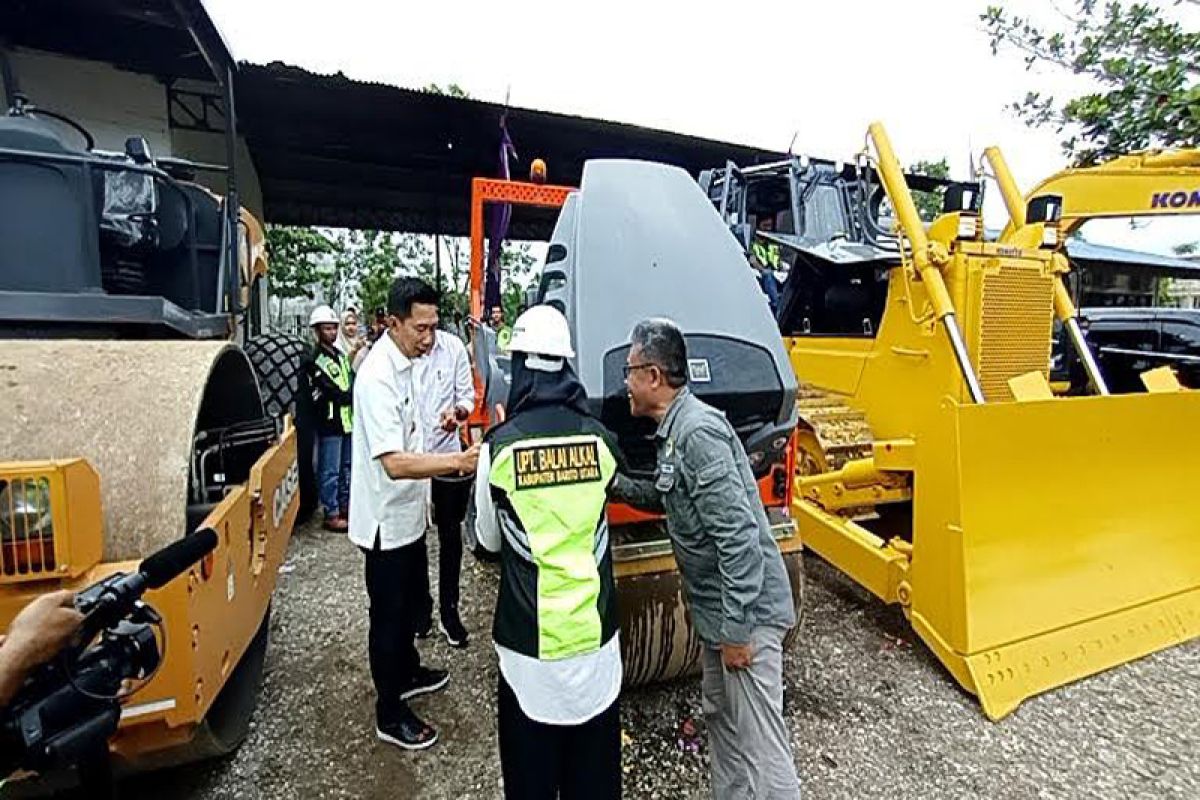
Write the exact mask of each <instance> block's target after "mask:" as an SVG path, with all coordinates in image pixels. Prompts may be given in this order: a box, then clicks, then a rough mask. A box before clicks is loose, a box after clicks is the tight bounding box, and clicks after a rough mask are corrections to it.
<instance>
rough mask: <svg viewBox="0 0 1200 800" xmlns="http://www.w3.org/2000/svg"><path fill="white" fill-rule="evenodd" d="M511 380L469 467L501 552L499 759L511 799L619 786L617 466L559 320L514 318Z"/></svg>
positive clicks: (478, 524) (552, 315)
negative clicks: (612, 541)
mask: <svg viewBox="0 0 1200 800" xmlns="http://www.w3.org/2000/svg"><path fill="white" fill-rule="evenodd" d="M510 347H511V351H512V354H513V366H512V386H511V388H510V389H509V395H508V409H507V413H504V412H503V411H501V410H500V409H499V408H498V409H497V416H499V417H500V418H501V419H502V420H503V421H502V423H501V424H500V425H498V426H496V427H495V428H492V430H491V431H489V432H488V435H487V439H486V441H485V443H484V445H483V447H482V448H481V449H480V453H479V468H478V471H477V473H476V478H475V508H476V512H477V513H476V520H475V529H476V533H477V535H478V538H479V543H480V545H481V546H482V547H484V548H486V549H487V550H489V551H491V552H499V553H500V590H499V592H498V596H497V601H496V612H495V622H494V624H493V627H492V637H493V639H494V640H495V644H496V652H497V654H498V655H499V661H500V681H499V683H500V686H499V700H498V703H497V718H498V730H499V737H498V738H499V743H500V770H501V773H502V774H503V776H504V795H505V797H506V798H509V799H510V800H516V799H519V800H553V798H556V797H559V796H560V795H561V796H562V797H572V798H580V800H593V799H594V800H616V798H619V797H620V796H621V723H620V703H619V700H618V696H619V694H620V690H621V647H620V636H619V634H618V631H617V627H618V623H617V607H616V591H615V583H614V577H613V566H612V550H611V547H610V546H609V539H608V523H607V520H606V518H605V511H604V509H605V503H606V501H607V489H608V486H609V484H611V482H612V480H613V478H614V476H615V473H616V467H617V458H618V451H617V445H616V441H615V439H614V438H613V436H612V434H610V433H609V432H608V430H607V429H605V428H604V426H603V425H602V424H601V423H600V421H599V420H598V419H596V418H595V417H594V416H592V415H591V412H590V411H589V409H588V406H587V397H586V393H585V391H584V388H583V386H582V384H580V382H579V379H578V378H577V377H576V375H575V372H574V370H572V369H571V365H570V364H569V363H568V359H571V358H574V357H575V351H574V348H573V347H572V346H571V339H570V331H569V329H568V326H567V321H566V319H565V318H564V317H563V316H562V314H560V313H559V312H558V311H557V310H556V309H554V308H552V307H550V306H544V305H543V306H534V307H533V308H531V309H529V310H528V311H526V312H525V313H524V314H522V315H521V316H520V317H519V318H518V319H517V321H516V323H515V324H514V325H513V334H512V341H511V343H510Z"/></svg>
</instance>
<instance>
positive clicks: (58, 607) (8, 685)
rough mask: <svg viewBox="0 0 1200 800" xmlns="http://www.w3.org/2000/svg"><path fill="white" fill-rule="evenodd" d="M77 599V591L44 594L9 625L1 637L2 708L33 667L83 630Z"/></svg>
mask: <svg viewBox="0 0 1200 800" xmlns="http://www.w3.org/2000/svg"><path fill="white" fill-rule="evenodd" d="M74 601H75V595H74V593H73V592H68V591H59V592H51V593H50V594H44V595H42V596H41V597H38V598H36V599H35V600H33V601H32V602H31V603H29V605H27V606H25V608H23V609H21V613H19V614H17V618H16V619H14V620H13V621H12V624H11V625H9V626H8V635H7V636H5V637H4V638H3V639H2V640H0V707H3V706H6V705H8V702H9V701H10V700H11V699H12V697H13V695H14V694H16V692H17V690H18V689H20V688H21V684H22V683H23V682H24V680H25V676H26V675H28V674H29V672H30V670H32V669H33V668H34V667H37V666H40V665H42V664H44V663H45V662H47V661H49V660H50V659H51V658H53V657H54V656H55V655H57V654H58V653H59V651H61V650H62V649H63V648H64V647H66V646H67V644H68V643H69V642H70V641H71V637H72V636H74V635H75V632H76V631H77V630H79V626H80V624H81V623H82V622H83V615H82V614H80V613H79V612H78V611H76V610H75V606H74Z"/></svg>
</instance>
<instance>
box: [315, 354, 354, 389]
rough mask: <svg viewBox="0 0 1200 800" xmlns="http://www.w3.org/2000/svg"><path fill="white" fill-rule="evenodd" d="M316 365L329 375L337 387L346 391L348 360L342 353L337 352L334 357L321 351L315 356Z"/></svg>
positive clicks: (348, 380) (347, 384)
mask: <svg viewBox="0 0 1200 800" xmlns="http://www.w3.org/2000/svg"><path fill="white" fill-rule="evenodd" d="M317 367H319V368H320V370H321V371H322V372H324V373H325V374H326V375H328V376H329V379H330V380H331V381H333V382H334V383H335V384H336V385H337V387H338V388H339V389H341V390H342V391H347V390H349V388H350V360H349V359H347V358H346V356H345V354H344V353H338V357H337V358H336V359H334V358H331V357H330V356H329V354H328V353H325V352H322V353H321V354H320V355H319V356H317Z"/></svg>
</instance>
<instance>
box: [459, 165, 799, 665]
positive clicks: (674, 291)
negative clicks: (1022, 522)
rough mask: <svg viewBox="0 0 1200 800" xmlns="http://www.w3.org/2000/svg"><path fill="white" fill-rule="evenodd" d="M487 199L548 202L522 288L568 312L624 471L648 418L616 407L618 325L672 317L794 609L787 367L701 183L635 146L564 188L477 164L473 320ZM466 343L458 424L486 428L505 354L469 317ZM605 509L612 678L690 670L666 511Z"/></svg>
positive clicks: (640, 471) (648, 469)
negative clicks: (468, 418)
mask: <svg viewBox="0 0 1200 800" xmlns="http://www.w3.org/2000/svg"><path fill="white" fill-rule="evenodd" d="M489 203H491V204H503V203H510V204H516V205H526V206H535V207H543V208H556V207H557V208H559V209H560V211H559V216H558V220H557V222H556V224H555V227H554V232H553V234H552V237H551V239H550V245H549V248H548V250H547V255H546V261H545V264H544V266H543V270H542V275H541V279H540V283H539V285H538V288H537V292H536V295H535V296H534V297H533V298H531V299H532V300H533V301H534V302H536V303H546V304H549V305H552V306H554V307H556V308H557V309H558V310H559V311H561V312H563V314H564V315H565V316H566V317H567V320H568V322H569V323H570V326H571V337H572V341H573V342H574V345H575V352H576V358H575V360H574V364H573V366H574V367H575V370H576V372H577V374H578V375H579V378H580V381H581V382H582V383H583V385H584V388H585V389H586V390H587V394H588V402H589V404H590V405H591V407H592V410H593V411H594V413H595V414H596V415H597V416H598V417H599V418H600V419H601V420H603V422H604V423H605V424H606V425H607V426H608V427H609V429H610V430H612V431H613V432H614V433H615V434H616V436H617V439H618V444H619V446H620V448H621V451H622V453H623V456H624V460H625V468H626V469H628V470H629V471H630V472H631V473H632V474H634V475H636V476H638V477H652V476H653V473H654V470H655V460H656V455H655V447H654V441H653V434H654V424H653V422H652V421H650V420H645V419H635V418H633V417H632V416H631V415H630V412H629V400H628V397H627V394H626V389H625V382H624V374H623V371H622V367H623V365H624V364H625V359H626V356H627V354H628V350H629V334H630V332H631V331H632V330H633V326H634V325H635V324H636V323H637V322H638V321H639V320H641V319H645V318H647V317H669V318H670V319H672V320H674V321H675V322H676V323H677V324H678V325H679V326H680V328H681V329H682V330H683V332H684V336H685V338H686V340H687V345H688V384H689V386H690V388H691V390H692V391H693V392H694V393H695V394H696V395H697V396H698V397H700V398H701V399H702V400H704V401H705V402H707V403H710V404H711V405H713V406H715V407H717V408H719V409H720V410H721V411H723V412H724V413H725V415H726V416H727V417H728V418H729V421H730V422H731V423H732V424H733V426H734V428H735V429H736V430H737V432H738V435H739V436H740V438H741V439H742V443H743V444H744V446H745V448H746V452H747V454H748V455H749V458H750V464H751V467H752V468H753V470H754V474H755V476H756V477H757V478H758V481H759V495H760V497H761V498H762V501H763V504H764V506H765V507H766V509H767V514H768V518H769V519H770V521H771V523H772V529H773V532H774V534H775V537H776V541H777V543H778V545H779V548H780V550H781V551H782V553H783V556H784V561H785V563H786V565H787V570H788V576H789V578H790V580H791V584H792V596H793V598H794V601H795V603H796V610H797V617H799V615H800V610H801V605H802V600H803V593H804V591H803V590H804V573H803V563H802V546H801V541H800V537H799V535H798V534H797V532H796V529H795V526H794V525H793V523H792V521H791V518H790V516H789V508H790V501H791V497H790V492H791V487H792V481H791V479H790V475H791V470H792V467H793V456H792V453H793V450H792V438H793V432H794V430H795V428H796V422H797V411H796V392H797V382H796V377H795V372H794V371H793V370H792V368H791V365H790V363H789V361H788V355H787V352H786V351H785V350H784V347H783V343H782V341H781V339H780V337H779V331H778V329H777V328H776V327H775V324H774V320H773V319H772V318H771V313H770V309H769V308H768V306H767V303H766V302H765V301H764V299H763V296H762V292H761V290H760V289H759V287H758V284H757V283H756V282H755V280H754V278H753V276H752V274H751V272H750V270H748V269H746V266H745V257H744V256H743V255H742V253H741V251H740V250H739V249H738V247H737V245H736V243H735V242H734V240H733V239H732V238H731V237H730V236H729V233H728V231H727V230H726V228H725V225H724V223H723V222H722V220H721V217H720V215H719V214H718V213H717V212H716V210H715V209H714V208H713V206H712V204H711V203H709V201H708V198H707V197H706V195H705V194H704V192H703V191H702V190H701V189H700V188H699V186H698V185H697V184H696V182H695V181H694V180H693V179H692V178H691V177H690V176H689V175H688V173H687V172H685V171H684V170H682V169H679V168H677V167H673V166H667V165H664V164H656V163H650V162H643V161H625V160H593V161H588V162H587V163H586V164H585V165H584V169H583V180H582V182H581V184H580V186H579V188H577V189H576V188H573V187H564V186H554V185H549V184H536V183H524V182H519V181H507V180H492V179H486V178H476V179H475V180H474V182H473V186H472V210H471V232H472V245H471V254H472V262H471V308H472V315H473V316H474V317H475V318H476V319H481V316H480V314H481V313H482V310H483V309H482V303H483V276H484V257H483V253H484V234H483V220H484V208H485V206H486V205H487V204H489ZM472 351H473V354H474V355H473V358H474V361H475V366H476V374H477V378H478V387H477V388H478V389H479V391H478V392H477V395H478V396H479V397H480V402H479V405H478V407H477V409H476V413H475V415H474V416H473V417H472V423H473V424H475V425H478V426H481V427H486V425H487V424H488V422H489V418H488V414H489V413H490V409H493V408H495V405H496V404H497V403H503V402H505V401H506V398H507V394H508V378H507V373H506V362H507V356H506V354H504V353H502V352H498V351H497V349H496V347H495V342H494V337H491V336H488V335H487V330H486V329H485V328H479V329H477V330H476V333H475V335H474V336H473V343H472ZM608 519H609V526H610V530H611V531H612V541H613V556H614V558H613V563H614V567H615V571H616V579H617V592H618V595H619V597H620V616H621V647H622V656H623V658H624V663H625V683H626V685H629V686H638V685H644V684H648V683H655V682H659V681H666V680H671V679H674V678H678V677H681V676H685V675H690V674H693V673H695V672H697V671H698V669H699V665H700V654H701V644H700V641H699V639H698V638H697V636H696V633H695V630H694V629H693V627H692V623H691V618H690V616H689V614H688V613H687V605H686V598H685V597H684V594H683V591H682V583H681V580H680V575H679V570H678V567H677V566H676V563H675V559H674V556H673V553H672V548H671V542H670V539H669V538H668V536H667V530H666V524H665V520H663V519H662V518H661V517H659V516H654V515H649V514H644V513H641V512H639V511H636V510H634V509H631V508H629V507H627V506H624V505H621V504H617V503H614V504H611V505H610V506H609V509H608ZM797 628H798V626H797ZM795 630H796V629H793V635H791V636H789V637H788V640H787V642H786V646H791V644H792V642H793V640H794V638H795V637H794V633H795Z"/></svg>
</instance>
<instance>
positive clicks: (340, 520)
mask: <svg viewBox="0 0 1200 800" xmlns="http://www.w3.org/2000/svg"><path fill="white" fill-rule="evenodd" d="M309 325H310V326H311V327H312V329H313V335H314V336H315V337H316V343H315V344H314V346H313V352H312V358H311V359H310V361H309V370H308V381H309V386H310V388H311V389H312V400H313V409H314V415H315V417H316V420H317V488H318V492H319V494H320V498H321V505H322V507H323V508H324V509H325V529H326V530H329V531H336V532H338V533H345V532H346V530H347V529H348V527H349V522H347V519H348V517H349V515H350V460H351V456H352V454H353V452H354V450H353V448H352V447H351V439H350V434H351V432H352V431H353V425H354V393H353V383H354V373H353V371H352V370H351V367H350V359H349V357H348V356H347V355H346V353H343V352H342V351H341V350H339V349H338V347H337V338H338V330H339V326H340V322H339V320H338V317H337V314H335V313H334V311H333V309H332V308H330V307H329V306H326V305H320V306H317V307H316V308H315V309H313V312H312V315H311V316H310V317H309Z"/></svg>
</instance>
